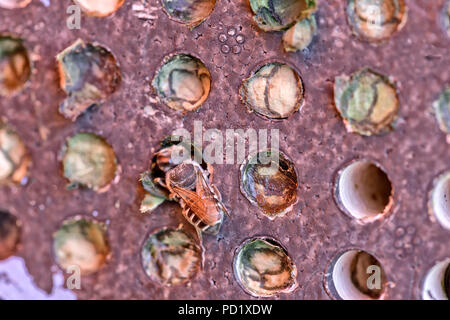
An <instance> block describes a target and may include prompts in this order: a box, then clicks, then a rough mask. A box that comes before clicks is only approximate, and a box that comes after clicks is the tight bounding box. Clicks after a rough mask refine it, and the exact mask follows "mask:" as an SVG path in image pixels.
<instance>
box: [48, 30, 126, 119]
mask: <svg viewBox="0 0 450 320" xmlns="http://www.w3.org/2000/svg"><path fill="white" fill-rule="evenodd" d="M56 59H57V62H58V70H59V76H60V86H61V89H63V90H64V91H65V92H66V94H67V95H68V97H67V99H66V100H64V102H63V103H62V104H61V105H60V107H59V112H60V113H61V114H63V115H64V116H65V117H66V118H68V119H71V120H72V121H75V120H76V119H77V118H78V117H79V116H80V115H81V114H82V113H83V112H85V111H86V110H87V109H88V108H89V107H90V106H92V105H97V104H99V103H102V102H104V101H105V100H106V99H107V98H108V97H109V96H111V95H112V94H113V93H114V92H115V91H116V90H117V88H118V87H119V85H120V83H121V79H122V77H121V73H120V68H119V66H118V64H117V62H116V59H115V58H114V56H113V55H112V54H111V53H110V52H109V51H108V50H107V49H105V48H103V47H101V46H98V45H94V44H90V43H88V44H86V43H84V42H83V41H82V40H80V39H79V40H77V41H76V42H75V43H74V44H73V45H71V46H70V47H68V48H67V49H65V50H64V51H63V52H61V53H60V54H58V55H57V57H56Z"/></svg>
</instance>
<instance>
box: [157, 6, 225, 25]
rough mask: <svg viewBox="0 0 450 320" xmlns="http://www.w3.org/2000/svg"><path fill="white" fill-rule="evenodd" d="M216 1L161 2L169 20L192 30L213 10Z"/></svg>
mask: <svg viewBox="0 0 450 320" xmlns="http://www.w3.org/2000/svg"><path fill="white" fill-rule="evenodd" d="M215 4H216V0H161V5H162V7H163V9H164V11H165V12H166V13H167V15H168V16H169V18H170V19H172V20H174V21H176V22H178V23H182V24H185V25H187V26H188V27H189V28H190V29H193V28H195V27H197V26H198V25H200V24H201V23H202V22H203V21H205V20H206V19H207V18H208V17H209V16H210V15H211V13H212V11H213V10H214V6H215Z"/></svg>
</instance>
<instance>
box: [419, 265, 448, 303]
mask: <svg viewBox="0 0 450 320" xmlns="http://www.w3.org/2000/svg"><path fill="white" fill-rule="evenodd" d="M422 298H423V299H424V300H449V299H450V258H447V259H446V260H445V261H441V262H438V263H437V264H436V265H434V267H432V268H431V269H430V270H429V271H428V273H427V275H426V276H425V281H424V284H423V291H422Z"/></svg>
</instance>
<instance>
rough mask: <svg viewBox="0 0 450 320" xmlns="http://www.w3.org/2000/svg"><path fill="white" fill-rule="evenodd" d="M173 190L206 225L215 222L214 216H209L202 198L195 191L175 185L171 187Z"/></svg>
mask: <svg viewBox="0 0 450 320" xmlns="http://www.w3.org/2000/svg"><path fill="white" fill-rule="evenodd" d="M173 191H174V192H175V193H176V194H177V195H178V196H179V197H180V198H181V199H183V201H184V202H185V203H186V205H187V206H188V207H189V208H190V209H191V210H192V211H193V212H194V213H195V215H196V216H197V217H198V218H199V219H200V220H202V221H203V222H204V223H206V224H208V225H212V224H214V223H215V222H216V217H215V215H214V216H211V215H210V213H209V212H208V208H207V206H206V205H205V203H204V200H203V199H202V198H201V197H200V196H199V195H198V194H197V193H195V192H193V191H191V190H187V189H183V188H180V187H177V186H174V187H173Z"/></svg>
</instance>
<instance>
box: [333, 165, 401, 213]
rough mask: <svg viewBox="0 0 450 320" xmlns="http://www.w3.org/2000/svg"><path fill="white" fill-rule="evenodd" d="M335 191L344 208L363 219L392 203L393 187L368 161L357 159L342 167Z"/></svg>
mask: <svg viewBox="0 0 450 320" xmlns="http://www.w3.org/2000/svg"><path fill="white" fill-rule="evenodd" d="M336 191H337V195H338V196H337V198H338V202H339V203H340V204H341V205H342V206H343V208H344V209H345V211H346V212H347V213H348V214H350V215H351V216H352V217H354V218H356V219H358V220H363V221H364V222H369V221H373V220H376V219H378V218H379V217H381V216H382V215H384V214H385V213H387V212H388V211H389V209H390V208H391V206H392V202H393V188H392V184H391V182H390V181H389V178H388V176H387V174H386V173H385V172H384V171H383V170H382V169H381V168H380V167H379V166H377V165H376V164H374V163H372V162H369V161H357V162H354V163H352V164H350V165H349V166H347V167H346V168H345V169H344V170H342V172H341V173H340V175H339V181H338V185H337V190H336Z"/></svg>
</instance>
